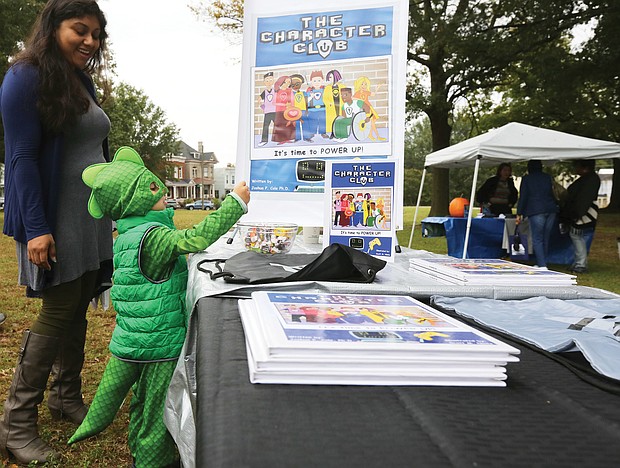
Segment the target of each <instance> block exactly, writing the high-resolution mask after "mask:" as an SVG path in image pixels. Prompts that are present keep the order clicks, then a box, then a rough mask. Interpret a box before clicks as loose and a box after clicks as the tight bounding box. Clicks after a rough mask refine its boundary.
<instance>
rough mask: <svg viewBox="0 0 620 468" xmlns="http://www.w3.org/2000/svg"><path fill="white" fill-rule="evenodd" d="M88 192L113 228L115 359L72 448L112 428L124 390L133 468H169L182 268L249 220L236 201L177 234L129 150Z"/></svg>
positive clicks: (93, 175)
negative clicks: (167, 408) (167, 406)
mask: <svg viewBox="0 0 620 468" xmlns="http://www.w3.org/2000/svg"><path fill="white" fill-rule="evenodd" d="M82 179H83V180H84V182H85V183H86V185H88V186H89V187H91V188H92V194H91V196H90V200H89V203H88V210H89V212H90V214H91V215H92V216H93V217H95V218H101V217H102V216H109V217H110V218H112V219H113V220H116V221H117V228H118V232H119V235H118V237H117V239H116V241H115V243H114V275H113V286H112V289H111V293H110V295H111V299H112V303H113V305H114V309H115V310H116V313H117V316H116V327H115V329H114V332H113V333H112V339H111V341H110V352H111V353H112V357H111V358H110V361H109V362H108V365H107V367H106V369H105V372H104V374H103V377H102V379H101V383H100V384H99V387H98V389H97V393H96V394H95V398H94V400H93V402H92V405H91V406H90V409H89V410H88V414H87V415H86V418H85V419H84V421H83V422H82V424H81V425H80V426H79V427H78V429H77V430H76V432H75V434H73V436H72V437H71V439H69V444H73V443H75V442H78V441H80V440H83V439H86V438H87V437H91V436H93V435H95V434H98V433H99V432H101V431H102V430H104V429H105V428H106V427H107V426H108V425H110V423H111V422H112V421H113V420H114V417H115V416H116V413H117V412H118V410H119V409H120V407H121V405H122V403H123V401H124V399H125V397H126V396H127V394H128V393H129V390H132V392H133V398H132V400H131V403H130V409H129V413H130V423H129V433H128V444H129V449H130V451H131V454H132V456H133V457H134V460H135V466H136V467H149V468H151V467H160V466H169V465H172V464H173V463H174V462H175V459H176V450H175V446H174V442H173V440H172V438H171V437H170V434H169V433H168V431H167V429H166V427H165V425H164V421H163V411H164V403H165V399H166V393H167V390H168V386H169V384H170V379H171V378H172V373H173V371H174V368H175V366H176V361H177V359H178V357H179V355H180V353H181V347H182V346H183V342H184V340H185V332H186V324H187V316H186V308H185V293H186V286H187V264H186V260H185V256H184V254H187V253H191V252H199V251H201V250H204V249H205V248H206V247H208V246H209V245H210V244H212V243H213V242H215V241H216V240H217V239H218V238H219V237H220V236H221V235H222V234H224V233H226V232H227V231H228V230H229V229H230V228H231V227H232V226H233V225H234V224H235V222H237V220H238V219H239V218H240V217H241V215H243V214H244V213H245V212H247V206H246V204H245V203H244V202H243V200H241V198H240V197H238V196H237V194H235V193H231V194H229V196H227V197H226V199H225V200H224V202H223V203H222V206H221V207H220V209H219V210H217V211H216V212H215V213H212V214H211V215H209V216H207V217H206V218H205V219H204V220H203V221H202V222H201V223H200V224H198V225H196V226H194V227H193V228H192V229H183V230H177V229H176V228H175V227H174V223H173V220H172V218H173V216H174V210H173V209H171V208H168V209H165V210H162V211H155V210H152V208H153V206H154V205H155V204H156V203H157V202H158V201H159V200H161V198H162V197H163V196H164V195H165V194H166V193H167V189H166V187H165V185H164V184H163V183H162V182H161V181H160V180H159V179H158V178H157V176H155V175H154V174H153V173H152V172H150V171H149V170H148V169H147V168H146V167H145V166H144V163H143V161H142V159H141V158H140V156H139V155H138V153H136V152H135V151H134V150H133V149H132V148H129V147H122V148H120V149H119V150H118V151H117V152H116V154H115V155H114V159H113V160H112V162H110V163H104V164H94V165H92V166H89V167H87V168H86V169H85V170H84V172H83V174H82Z"/></svg>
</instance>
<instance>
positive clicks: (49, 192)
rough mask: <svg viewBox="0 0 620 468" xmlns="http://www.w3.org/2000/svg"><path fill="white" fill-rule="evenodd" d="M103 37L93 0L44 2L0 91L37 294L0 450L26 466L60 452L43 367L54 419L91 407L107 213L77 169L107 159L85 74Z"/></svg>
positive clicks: (25, 260) (9, 221)
mask: <svg viewBox="0 0 620 468" xmlns="http://www.w3.org/2000/svg"><path fill="white" fill-rule="evenodd" d="M106 38H107V34H106V19H105V16H104V14H103V13H102V11H101V10H100V9H99V6H98V5H97V2H96V1H95V0H49V1H48V2H47V3H46V5H45V6H44V8H43V10H42V12H41V14H40V15H39V17H38V19H37V21H36V24H35V26H34V28H33V31H32V34H31V36H30V38H29V39H28V40H27V41H26V45H25V47H24V49H23V50H22V51H21V52H20V53H19V54H18V55H17V57H16V58H15V61H14V62H13V64H12V65H11V68H10V69H9V70H8V72H7V73H6V75H5V77H4V81H3V83H2V88H0V112H1V113H2V121H3V125H4V142H5V158H6V161H5V164H6V165H5V167H6V174H5V198H6V205H5V218H4V229H3V232H4V234H6V235H9V236H11V237H13V238H14V239H15V244H16V250H17V261H18V271H19V283H20V284H21V285H23V286H26V291H27V295H29V296H31V297H32V296H36V297H41V298H42V305H41V310H40V312H39V315H38V317H37V318H36V319H35V321H34V323H33V324H32V326H31V327H30V329H29V330H26V331H25V332H24V335H23V340H22V344H21V347H20V349H19V356H18V359H17V366H16V368H15V373H14V375H13V381H12V384H11V387H10V389H9V395H8V397H7V399H6V402H5V403H4V413H3V417H2V420H1V421H0V452H2V454H3V455H4V456H5V457H8V456H9V455H12V456H13V457H14V458H16V459H17V461H18V462H20V463H24V464H30V463H32V462H35V463H45V462H47V461H49V460H50V459H54V458H56V457H57V456H58V454H57V453H56V452H55V451H54V450H53V449H52V448H51V447H50V446H49V445H48V444H47V443H46V442H44V441H43V440H42V439H41V438H40V437H39V432H38V427H37V418H38V412H37V407H38V405H39V404H40V403H41V402H42V401H43V396H44V391H45V388H46V384H47V380H48V377H49V375H50V372H51V374H52V376H53V381H52V383H51V384H50V389H49V394H48V400H47V406H48V408H49V410H50V413H51V415H52V418H53V419H60V418H62V419H67V420H69V421H71V422H73V423H74V424H80V423H81V422H82V420H83V419H84V416H85V415H86V413H87V411H88V408H87V406H86V405H85V404H84V401H83V400H82V387H81V372H82V365H83V363H84V345H85V341H86V328H87V320H86V311H87V309H88V306H89V303H90V300H91V298H93V297H94V296H95V295H97V294H98V293H99V292H101V291H102V290H103V289H102V288H105V287H106V286H107V287H109V284H110V281H111V280H110V278H111V273H112V222H111V221H110V219H101V220H94V219H93V218H92V217H91V216H90V215H89V213H88V210H87V205H88V198H89V196H90V190H89V189H88V187H86V186H84V184H82V182H81V175H82V171H83V170H84V169H85V168H86V167H87V166H89V165H91V164H95V163H104V162H106V161H107V160H108V159H109V154H108V140H107V137H108V133H109V131H110V120H109V119H108V117H107V116H106V114H105V113H104V112H103V110H102V109H101V108H100V107H99V105H98V104H97V99H96V93H95V87H94V85H93V81H92V79H91V74H92V73H95V72H97V71H98V70H99V69H100V68H101V65H102V63H103V60H104V52H105V46H106Z"/></svg>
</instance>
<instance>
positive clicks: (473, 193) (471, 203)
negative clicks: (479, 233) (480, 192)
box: [463, 156, 482, 259]
mask: <svg viewBox="0 0 620 468" xmlns="http://www.w3.org/2000/svg"><path fill="white" fill-rule="evenodd" d="M481 158H482V156H478V157H477V158H476V166H475V168H474V180H473V181H472V183H471V195H470V197H469V210H468V211H467V228H466V229H465V243H464V244H463V259H465V258H467V245H468V244H469V230H470V229H471V217H472V214H473V212H474V198H475V196H476V184H477V183H478V169H480V159H481Z"/></svg>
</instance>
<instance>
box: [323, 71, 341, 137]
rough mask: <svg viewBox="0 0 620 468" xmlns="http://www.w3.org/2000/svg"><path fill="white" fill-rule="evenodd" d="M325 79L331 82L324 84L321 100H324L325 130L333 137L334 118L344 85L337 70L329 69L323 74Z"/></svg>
mask: <svg viewBox="0 0 620 468" xmlns="http://www.w3.org/2000/svg"><path fill="white" fill-rule="evenodd" d="M325 79H326V80H327V81H329V80H330V79H331V81H332V82H331V84H328V85H327V86H325V90H324V92H323V101H325V131H326V133H327V134H328V135H329V137H330V138H334V133H333V131H334V129H333V126H334V120H335V119H336V117H338V116H339V115H340V107H341V104H340V102H341V90H342V88H343V87H344V83H342V82H341V81H342V75H341V74H340V72H339V71H338V70H330V71H328V72H327V75H325Z"/></svg>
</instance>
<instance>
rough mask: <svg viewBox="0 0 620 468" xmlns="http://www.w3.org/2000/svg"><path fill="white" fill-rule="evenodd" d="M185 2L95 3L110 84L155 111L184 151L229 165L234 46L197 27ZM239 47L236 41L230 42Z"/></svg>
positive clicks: (237, 62)
mask: <svg viewBox="0 0 620 468" xmlns="http://www.w3.org/2000/svg"><path fill="white" fill-rule="evenodd" d="M187 3H188V1H186V0H181V1H178V0H172V1H170V0H99V5H100V7H101V9H102V10H103V12H104V13H105V15H106V18H107V20H108V28H107V30H108V34H109V38H110V46H111V48H112V50H113V52H114V57H115V60H116V65H117V69H116V72H117V74H118V78H119V80H121V81H124V82H126V83H129V84H131V85H132V86H134V87H136V88H138V89H141V90H142V91H144V93H145V94H146V95H147V96H148V97H149V98H150V100H151V101H152V102H153V103H154V104H155V105H157V106H159V107H161V108H162V109H163V110H164V111H165V113H166V116H167V119H168V121H169V122H171V123H174V124H175V125H176V126H177V127H178V128H179V129H180V136H181V139H182V140H183V141H185V142H186V143H187V144H188V145H190V146H191V147H193V148H195V149H198V142H199V141H202V142H203V143H204V149H205V151H213V152H214V153H215V154H216V156H217V158H218V160H219V161H220V163H226V162H232V163H234V162H235V157H236V145H237V119H238V113H239V112H238V109H239V89H240V88H239V87H240V74H241V46H240V45H232V44H231V43H230V41H228V40H227V39H226V38H224V37H222V34H221V33H219V32H217V31H213V28H212V27H211V26H210V25H209V24H206V23H204V22H201V21H199V20H198V19H197V18H196V16H195V15H194V14H193V13H192V12H191V11H190V10H189V8H188V7H187ZM237 42H238V43H240V41H237Z"/></svg>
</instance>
